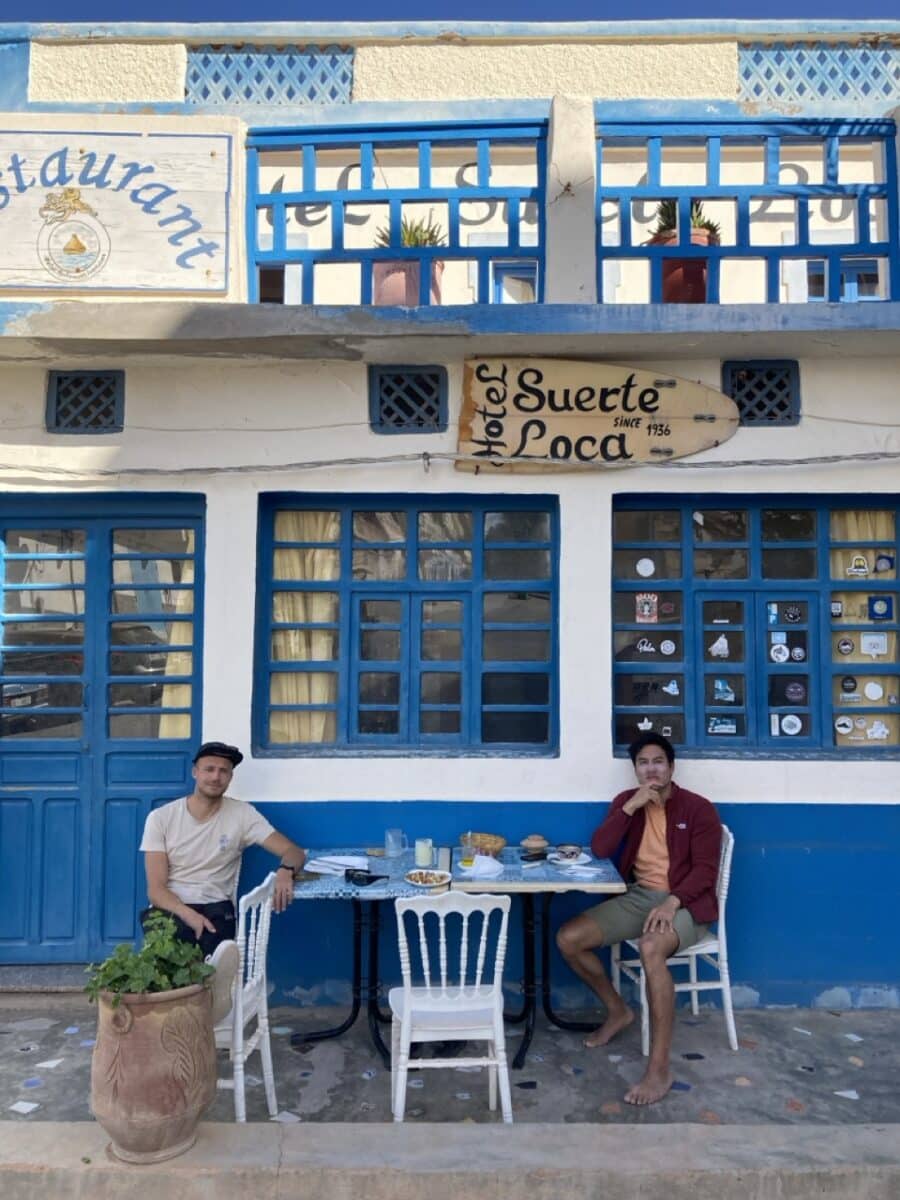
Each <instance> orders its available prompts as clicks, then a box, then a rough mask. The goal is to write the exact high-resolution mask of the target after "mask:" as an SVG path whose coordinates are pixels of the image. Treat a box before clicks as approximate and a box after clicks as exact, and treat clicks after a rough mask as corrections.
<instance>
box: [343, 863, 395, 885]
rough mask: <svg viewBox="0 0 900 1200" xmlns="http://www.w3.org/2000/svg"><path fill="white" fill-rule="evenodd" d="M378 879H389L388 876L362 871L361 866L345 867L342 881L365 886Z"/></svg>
mask: <svg viewBox="0 0 900 1200" xmlns="http://www.w3.org/2000/svg"><path fill="white" fill-rule="evenodd" d="M379 879H390V876H389V875H373V874H372V872H371V871H364V870H363V869H362V868H361V867H347V869H346V870H345V871H344V882H345V883H352V884H353V885H354V887H367V886H368V885H369V884H370V883H377V882H378V881H379Z"/></svg>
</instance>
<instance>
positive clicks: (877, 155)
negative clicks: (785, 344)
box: [596, 120, 900, 304]
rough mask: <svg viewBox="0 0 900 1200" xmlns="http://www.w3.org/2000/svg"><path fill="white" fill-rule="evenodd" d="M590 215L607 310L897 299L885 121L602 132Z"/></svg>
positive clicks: (613, 125)
mask: <svg viewBox="0 0 900 1200" xmlns="http://www.w3.org/2000/svg"><path fill="white" fill-rule="evenodd" d="M596 212H597V239H596V244H597V259H598V288H600V293H599V295H600V298H601V300H603V301H606V302H623V301H627V302H636V301H645V302H646V301H649V302H652V303H660V302H686V303H697V302H704V301H705V302H706V303H709V304H718V303H726V302H728V303H748V302H751V301H762V302H767V303H770V304H772V303H792V302H805V301H807V300H814V299H823V300H827V301H830V302H832V303H836V302H854V301H857V300H862V299H872V300H874V299H882V300H896V299H898V297H900V220H898V204H897V152H896V126H895V124H894V122H893V121H884V120H860V121H839V120H834V121H778V122H777V123H773V122H731V121H721V122H719V121H711V122H710V121H703V122H684V123H678V124H676V123H661V122H615V121H612V122H610V121H605V120H604V121H602V122H601V123H598V127H597V198H596ZM703 218H705V220H706V224H705V225H704V224H703V221H702V219H703ZM604 264H606V265H610V264H615V265H617V266H618V267H619V269H620V271H621V272H622V275H621V278H620V279H619V281H618V283H617V284H616V285H615V288H614V291H613V294H611V295H606V294H604V291H603V288H604V279H605V278H606V280H607V281H609V279H610V276H609V275H608V274H607V273H606V272H605V271H604ZM817 272H818V273H817ZM620 285H621V286H620ZM817 287H818V288H819V295H816V294H815V292H816V288H817ZM611 289H612V285H610V290H611Z"/></svg>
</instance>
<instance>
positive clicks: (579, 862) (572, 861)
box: [547, 852, 591, 867]
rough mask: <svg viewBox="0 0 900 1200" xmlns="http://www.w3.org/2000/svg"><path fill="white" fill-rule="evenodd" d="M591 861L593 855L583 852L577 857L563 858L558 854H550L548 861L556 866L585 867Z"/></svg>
mask: <svg viewBox="0 0 900 1200" xmlns="http://www.w3.org/2000/svg"><path fill="white" fill-rule="evenodd" d="M590 861H591V856H590V855H589V854H585V853H584V852H582V853H581V854H579V855H578V857H577V858H561V857H560V856H559V855H558V854H548V855H547V862H548V863H552V865H553V866H554V867H583V866H584V865H585V863H589V862H590Z"/></svg>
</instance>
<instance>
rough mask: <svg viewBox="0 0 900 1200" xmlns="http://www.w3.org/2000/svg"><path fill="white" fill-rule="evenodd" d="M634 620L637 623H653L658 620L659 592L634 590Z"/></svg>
mask: <svg viewBox="0 0 900 1200" xmlns="http://www.w3.org/2000/svg"><path fill="white" fill-rule="evenodd" d="M634 620H635V623H636V624H638V625H655V624H656V622H657V621H658V620H659V594H658V593H657V592H635V594H634Z"/></svg>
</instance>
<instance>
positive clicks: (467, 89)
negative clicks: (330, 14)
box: [353, 39, 738, 101]
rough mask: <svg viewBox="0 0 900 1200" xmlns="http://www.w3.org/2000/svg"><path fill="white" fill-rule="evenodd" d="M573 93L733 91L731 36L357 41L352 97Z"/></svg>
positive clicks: (715, 95)
mask: <svg viewBox="0 0 900 1200" xmlns="http://www.w3.org/2000/svg"><path fill="white" fill-rule="evenodd" d="M573 91H577V92H579V93H581V94H583V95H590V96H596V97H597V98H598V99H603V100H633V99H673V100H675V99H678V100H689V99H692V100H699V99H720V100H721V99H726V100H731V99H735V98H736V97H737V91H738V47H737V42H736V41H728V40H723V41H718V42H716V41H705V42H688V41H671V42H651V41H635V42H575V41H572V42H541V43H539V44H538V43H524V44H523V43H518V44H517V43H510V42H503V41H501V40H499V39H498V40H497V41H492V42H489V43H485V42H482V43H478V42H469V43H467V44H466V45H443V44H442V45H434V44H431V45H429V44H428V43H423V42H418V43H410V44H404V45H396V44H391V45H379V46H359V47H357V50H356V56H355V60H354V68H353V99H354V100H359V101H361V100H470V99H471V100H475V99H479V100H480V99H501V98H504V99H512V98H528V97H534V96H552V95H554V94H556V93H557V92H573Z"/></svg>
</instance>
